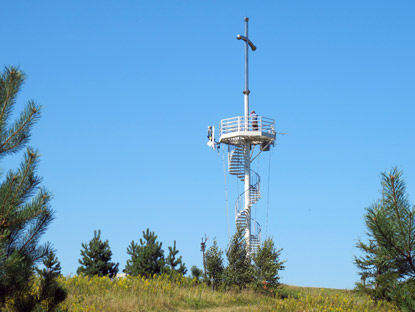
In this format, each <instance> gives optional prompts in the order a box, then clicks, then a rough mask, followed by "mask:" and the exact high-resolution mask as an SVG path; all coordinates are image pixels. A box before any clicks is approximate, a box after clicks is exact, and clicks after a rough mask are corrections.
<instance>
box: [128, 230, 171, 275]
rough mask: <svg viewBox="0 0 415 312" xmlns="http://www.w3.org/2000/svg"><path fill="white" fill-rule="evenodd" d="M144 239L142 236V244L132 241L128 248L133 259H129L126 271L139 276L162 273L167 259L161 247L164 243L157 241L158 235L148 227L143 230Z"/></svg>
mask: <svg viewBox="0 0 415 312" xmlns="http://www.w3.org/2000/svg"><path fill="white" fill-rule="evenodd" d="M143 238H144V240H143V239H141V238H140V244H136V243H135V242H134V241H132V242H131V244H130V246H128V248H127V253H128V254H129V255H130V256H131V259H129V260H127V264H126V266H125V273H127V274H129V275H132V276H137V275H143V276H147V277H150V276H153V275H154V274H156V275H157V274H161V273H162V272H163V270H164V266H165V260H164V251H163V249H162V248H161V246H162V243H161V242H157V235H155V234H154V232H150V230H149V229H147V230H146V231H145V232H144V231H143Z"/></svg>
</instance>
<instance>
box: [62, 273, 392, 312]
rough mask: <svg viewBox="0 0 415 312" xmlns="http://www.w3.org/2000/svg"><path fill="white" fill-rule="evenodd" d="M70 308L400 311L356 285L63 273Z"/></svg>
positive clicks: (241, 311)
mask: <svg viewBox="0 0 415 312" xmlns="http://www.w3.org/2000/svg"><path fill="white" fill-rule="evenodd" d="M61 282H62V284H63V285H64V287H65V288H66V289H67V290H68V298H67V300H66V301H65V302H64V304H63V305H62V308H64V309H68V311H103V312H104V311H195V310H199V311H209V312H223V311H238V312H239V311H240V312H244V311H258V312H259V311H265V312H267V311H319V312H320V311H358V312H362V311H368V312H369V311H382V312H383V311H398V309H397V308H396V307H395V306H393V305H392V304H390V303H386V302H378V303H376V302H374V301H372V300H371V299H370V298H368V297H363V296H360V295H358V294H355V293H354V292H352V291H350V290H338V289H320V288H305V287H294V286H283V287H282V289H281V293H282V294H283V295H285V296H286V298H285V299H279V298H275V297H270V296H266V295H261V294H258V293H255V292H254V291H252V290H244V291H242V292H235V291H227V292H225V291H212V290H211V289H210V288H209V287H207V286H206V285H204V284H197V283H195V281H194V280H191V279H188V278H184V277H178V278H175V279H174V280H172V279H171V278H169V277H168V276H158V277H155V278H153V279H145V278H140V277H127V278H123V279H117V280H110V279H109V278H106V277H103V278H99V277H94V278H90V279H88V278H86V277H80V276H75V277H71V278H62V280H61Z"/></svg>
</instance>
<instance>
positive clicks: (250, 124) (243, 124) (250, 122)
mask: <svg viewBox="0 0 415 312" xmlns="http://www.w3.org/2000/svg"><path fill="white" fill-rule="evenodd" d="M242 131H261V132H265V133H269V134H272V135H275V120H274V119H271V118H267V117H263V116H256V117H253V116H250V117H248V118H247V119H246V118H245V117H244V116H237V117H232V118H227V119H222V120H221V121H220V126H219V132H220V135H221V136H222V135H224V134H229V133H233V132H242Z"/></svg>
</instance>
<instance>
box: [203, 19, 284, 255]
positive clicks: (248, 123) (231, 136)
mask: <svg viewBox="0 0 415 312" xmlns="http://www.w3.org/2000/svg"><path fill="white" fill-rule="evenodd" d="M248 21H249V19H248V18H247V17H245V36H241V35H237V36H236V38H237V39H238V40H243V41H244V42H245V89H244V91H243V94H244V115H243V116H237V117H232V118H227V119H222V120H221V122H220V126H219V140H218V141H216V140H215V128H214V127H213V126H209V127H208V139H209V142H208V145H209V146H210V147H212V148H213V149H216V148H219V147H220V144H223V145H227V146H228V171H229V173H230V174H231V175H236V176H237V178H238V179H240V180H241V181H243V182H244V192H243V193H241V194H240V195H239V196H238V198H237V200H236V204H235V224H236V227H237V228H243V229H244V230H245V238H246V241H247V245H248V250H250V253H252V254H253V253H256V251H257V250H258V248H259V246H260V244H261V226H260V225H259V223H258V222H257V221H256V220H254V218H252V215H251V207H252V206H253V205H254V204H255V203H256V202H257V201H258V200H259V199H260V197H261V179H260V176H259V174H258V173H257V172H255V171H253V170H251V162H252V160H253V159H254V158H256V157H257V156H258V155H259V153H261V152H263V151H269V149H270V147H271V146H273V145H274V142H275V140H276V131H275V121H274V120H273V119H270V118H266V117H263V116H258V115H256V114H255V112H254V111H253V112H254V113H253V114H252V113H251V114H249V93H250V90H249V87H248V52H249V47H250V48H251V50H252V51H255V50H256V47H255V45H254V44H253V43H252V41H251V40H250V39H249V38H248ZM257 145H258V146H259V152H258V154H257V155H256V156H253V155H251V150H254V149H255V146H257Z"/></svg>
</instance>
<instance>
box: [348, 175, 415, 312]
mask: <svg viewBox="0 0 415 312" xmlns="http://www.w3.org/2000/svg"><path fill="white" fill-rule="evenodd" d="M365 223H366V227H367V230H368V232H367V234H368V236H369V244H364V243H363V242H361V241H359V242H358V245H357V247H358V248H359V249H360V250H361V251H362V252H363V256H360V257H356V258H355V263H356V265H357V266H358V268H359V269H360V270H361V277H362V281H361V282H360V283H357V288H358V289H360V290H361V291H365V292H368V293H369V294H370V295H372V297H374V298H375V299H387V300H393V301H395V302H397V303H398V304H399V305H400V306H401V307H402V308H405V309H407V310H411V311H415V295H414V294H415V208H414V207H413V206H411V205H410V203H409V201H408V195H407V194H406V186H405V181H404V180H403V179H402V171H399V170H398V169H397V168H394V169H392V170H391V171H390V172H385V173H382V197H381V199H380V200H378V201H376V202H375V203H374V204H372V205H371V206H370V207H369V208H367V209H366V215H365Z"/></svg>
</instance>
